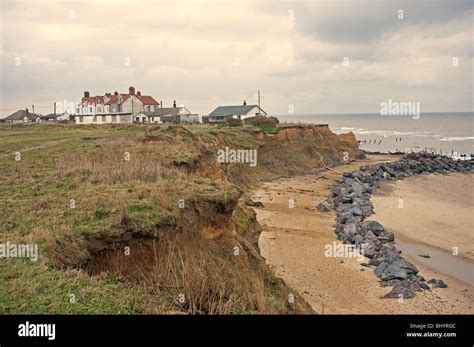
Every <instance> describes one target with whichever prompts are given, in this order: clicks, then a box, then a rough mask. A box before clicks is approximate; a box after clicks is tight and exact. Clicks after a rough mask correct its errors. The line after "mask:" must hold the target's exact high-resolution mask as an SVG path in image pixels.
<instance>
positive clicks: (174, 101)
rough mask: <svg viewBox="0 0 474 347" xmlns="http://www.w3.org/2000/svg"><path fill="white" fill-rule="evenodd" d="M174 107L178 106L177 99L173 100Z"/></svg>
mask: <svg viewBox="0 0 474 347" xmlns="http://www.w3.org/2000/svg"><path fill="white" fill-rule="evenodd" d="M173 107H174V108H176V100H173Z"/></svg>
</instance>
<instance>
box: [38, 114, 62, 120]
mask: <svg viewBox="0 0 474 347" xmlns="http://www.w3.org/2000/svg"><path fill="white" fill-rule="evenodd" d="M58 116H59V115H57V114H54V113H50V114H47V115H46V116H40V117H39V119H38V120H37V122H56V121H57V120H58Z"/></svg>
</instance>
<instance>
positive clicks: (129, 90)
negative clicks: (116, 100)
mask: <svg viewBox="0 0 474 347" xmlns="http://www.w3.org/2000/svg"><path fill="white" fill-rule="evenodd" d="M128 94H130V95H135V87H129V88H128Z"/></svg>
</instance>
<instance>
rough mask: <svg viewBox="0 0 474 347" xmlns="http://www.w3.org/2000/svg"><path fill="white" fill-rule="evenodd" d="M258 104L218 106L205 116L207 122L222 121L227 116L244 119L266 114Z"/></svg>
mask: <svg viewBox="0 0 474 347" xmlns="http://www.w3.org/2000/svg"><path fill="white" fill-rule="evenodd" d="M266 115H267V113H266V112H265V111H264V110H262V109H261V108H260V107H259V106H258V105H247V103H246V102H245V101H244V104H243V105H237V106H219V107H217V108H216V109H215V110H214V111H212V112H211V113H209V115H208V116H207V117H206V118H207V121H208V122H209V123H222V122H224V120H225V119H226V118H227V117H232V118H237V119H245V118H249V117H254V116H266Z"/></svg>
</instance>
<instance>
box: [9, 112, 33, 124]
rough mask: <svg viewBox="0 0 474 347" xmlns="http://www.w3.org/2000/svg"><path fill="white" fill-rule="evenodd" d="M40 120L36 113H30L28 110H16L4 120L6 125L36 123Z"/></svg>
mask: <svg viewBox="0 0 474 347" xmlns="http://www.w3.org/2000/svg"><path fill="white" fill-rule="evenodd" d="M39 119H40V115H39V114H36V113H30V112H29V111H28V109H25V110H18V111H16V112H15V113H12V114H11V115H9V116H8V117H6V118H5V119H4V121H5V122H7V123H28V122H37V121H39Z"/></svg>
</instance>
